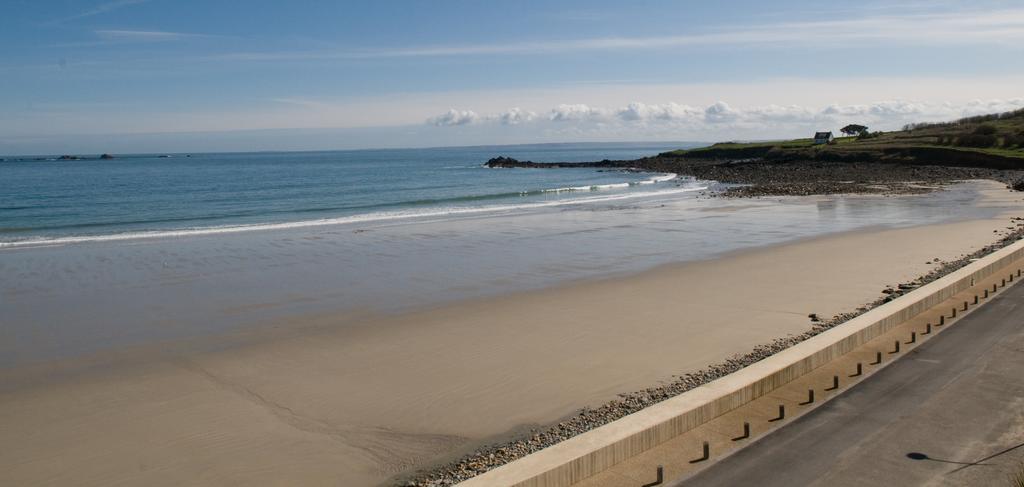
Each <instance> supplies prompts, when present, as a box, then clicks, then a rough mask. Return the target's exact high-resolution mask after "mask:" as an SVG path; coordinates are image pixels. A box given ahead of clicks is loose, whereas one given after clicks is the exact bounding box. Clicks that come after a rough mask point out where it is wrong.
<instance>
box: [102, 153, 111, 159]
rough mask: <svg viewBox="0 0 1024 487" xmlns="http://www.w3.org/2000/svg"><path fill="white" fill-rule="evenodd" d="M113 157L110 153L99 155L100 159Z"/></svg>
mask: <svg viewBox="0 0 1024 487" xmlns="http://www.w3.org/2000/svg"><path fill="white" fill-rule="evenodd" d="M113 158H114V156H112V155H110V154H103V155H101V156H100V159H113Z"/></svg>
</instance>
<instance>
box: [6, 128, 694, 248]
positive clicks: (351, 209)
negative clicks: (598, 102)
mask: <svg viewBox="0 0 1024 487" xmlns="http://www.w3.org/2000/svg"><path fill="white" fill-rule="evenodd" d="M679 145H680V144H543V145H519V146H499V147H494V146H483V147H458V148H435V149H402V150H359V151H329V152H284V153H280V152H279V153H237V154H145V155H118V156H116V158H114V159H99V158H98V156H91V157H87V158H83V159H79V160H62V159H60V158H58V157H55V156H21V157H3V159H4V160H3V161H2V162H0V247H11V246H24V245H35V244H40V243H50V244H52V243H68V242H85V241H96V240H123V239H130V238H140V237H161V236H175V235H176V236H181V235H196V234H204V233H222V232H235V231H250V230H259V229H265V228H275V227H276V228H283V227H288V226H309V225H321V224H325V223H327V224H334V223H345V222H366V221H375V220H393V219H401V218H409V217H422V216H443V215H446V214H469V213H477V212H482V211H490V210H492V209H495V208H499V209H500V208H510V207H518V206H531V205H541V204H543V205H557V204H564V203H567V202H572V201H573V200H576V199H580V198H587V199H589V200H594V199H600V198H602V197H615V196H618V195H622V194H626V193H637V192H651V191H656V190H658V189H661V188H658V187H656V186H657V184H656V183H658V182H660V181H664V180H666V179H671V175H657V174H647V173H635V172H628V171H620V170H597V169H593V168H578V169H565V170H561V171H548V170H543V169H523V170H514V171H512V170H501V169H488V168H486V167H484V162H486V161H487V160H488V159H489V158H491V157H495V156H497V155H506V156H510V157H515V158H518V159H521V160H533V161H537V162H580V161H589V160H600V159H604V158H610V159H634V158H637V157H641V156H648V155H654V154H657V153H658V152H661V151H665V150H670V149H673V148H677V147H679ZM662 186H664V185H662Z"/></svg>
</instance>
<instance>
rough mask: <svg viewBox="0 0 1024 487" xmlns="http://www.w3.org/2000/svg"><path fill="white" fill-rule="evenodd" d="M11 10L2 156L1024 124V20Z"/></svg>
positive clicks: (27, 5) (158, 6) (274, 9)
mask: <svg viewBox="0 0 1024 487" xmlns="http://www.w3.org/2000/svg"><path fill="white" fill-rule="evenodd" d="M894 3H895V2H877V1H865V2H859V3H852V2H851V3H848V4H839V3H836V2H827V3H826V2H793V1H785V0H783V1H775V2H743V1H741V2H707V1H700V2H696V1H694V2H689V1H676V2H668V1H636V2H621V1H616V2H605V1H586V2H584V1H565V2H555V1H548V2H514V1H504V2H496V1H482V0H475V1H440V0H438V1H406V2H402V1H393V2H385V1H375V2H330V1H322V2H301V1H295V2H280V1H247V2H244V3H239V2H219V1H188V0H120V1H118V0H114V1H103V0H92V1H90V0H79V1H46V2H39V1H27V0H25V1H22V0H6V1H5V2H4V7H3V15H0V106H2V107H3V110H2V111H0V153H6V154H11V153H56V152H65V151H69V152H75V151H79V152H88V151H93V152H102V151H121V152H133V151H198V150H250V149H251V150H273V149H283V150H291V149H326V148H359V147H394V146H429V145H476V144H489V143H528V142H555V141H585V140H600V141H609V140H722V139H752V138H770V137H788V136H794V135H802V134H804V133H805V132H807V131H808V130H814V129H819V128H820V129H834V128H836V127H837V126H841V125H845V123H848V122H860V123H866V124H868V125H872V126H874V127H878V128H892V127H896V126H899V125H902V124H903V123H906V122H908V121H916V120H931V119H943V118H950V117H957V116H961V115H964V114H973V113H979V112H986V111H998V110H1004V109H1012V108H1016V107H1019V106H1024V88H1021V87H1024V62H1021V61H1020V60H1021V58H1022V56H1021V55H1022V54H1024V47H1022V46H1024V4H1021V2H1001V1H989V2H986V1H978V2H956V1H950V2H942V1H936V2H918V3H914V2H903V3H901V4H900V5H894Z"/></svg>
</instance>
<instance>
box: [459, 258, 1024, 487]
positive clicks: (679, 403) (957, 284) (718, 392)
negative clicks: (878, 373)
mask: <svg viewBox="0 0 1024 487" xmlns="http://www.w3.org/2000/svg"><path fill="white" fill-rule="evenodd" d="M1022 258H1024V241H1019V242H1016V243H1014V244H1012V245H1010V246H1008V247H1006V248H1003V249H1000V250H998V251H996V252H994V253H992V254H990V255H988V256H986V257H984V258H982V259H979V260H978V261H976V262H973V263H971V264H969V265H967V266H966V267H964V268H962V269H959V270H957V271H955V272H953V273H950V274H949V275H946V276H944V277H942V278H940V279H938V280H936V281H933V282H931V283H929V284H927V285H925V286H922V287H921V288H919V289H916V290H914V291H913V292H910V293H908V294H906V295H904V296H901V297H899V298H897V299H895V300H893V301H891V302H889V303H886V304H884V305H882V306H879V307H877V308H875V309H872V310H870V311H868V312H866V313H864V314H863V315H860V316H858V317H856V318H854V319H852V320H850V321H848V322H846V323H843V324H842V325H839V326H837V327H835V328H833V329H831V330H828V331H826V332H824V333H822V334H820V335H817V336H815V337H813V338H811V339H808V340H806V341H804V342H802V343H800V344H797V345H795V346H793V347H791V348H788V349H786V350H784V351H782V352H780V353H778V354H775V355H773V356H771V357H769V358H767V359H765V360H762V361H760V362H758V363H755V364H753V365H750V366H749V367H746V368H744V369H742V370H740V371H738V372H736V373H733V374H730V375H728V376H726V377H723V378H720V379H717V380H715V381H713V382H710V383H708V384H705V385H703V386H701V387H698V388H695V389H693V390H690V391H687V392H685V393H683V394H680V395H678V396H676V397H673V398H671V399H668V400H665V401H663V402H661V403H658V404H656V405H654V406H651V407H649V408H647V409H644V410H642V411H639V412H637V413H634V414H631V415H629V416H626V417H624V418H621V419H619V420H617V421H614V422H612V423H609V424H606V425H604V426H601V427H599V428H596V429H594V430H591V431H588V432H586V433H583V434H581V435H579V436H576V437H573V438H571V439H568V440H566V441H563V442H561V443H559V444H557V445H554V446H551V447H549V448H546V449H544V450H541V451H539V452H536V453H534V454H531V455H528V456H526V457H524V458H521V459H519V460H516V461H514V462H512V463H509V464H507V465H503V466H501V467H498V468H496V469H494V470H491V471H489V472H486V473H484V474H482V475H479V476H477V477H474V478H472V479H469V480H467V481H465V482H463V483H461V484H460V485H464V486H470V487H476V486H495V485H514V486H524V487H527V486H528V487H556V486H557V487H560V486H567V485H571V484H573V483H575V482H578V481H580V480H582V479H585V478H587V477H589V476H591V475H594V474H596V473H598V472H600V471H602V470H604V469H606V468H608V467H610V466H612V465H615V464H616V463H618V462H621V461H623V460H625V459H627V458H630V457H632V456H634V455H638V454H640V453H643V452H644V451H647V450H649V449H651V448H653V447H654V446H657V445H658V444H660V443H662V442H665V441H667V440H669V439H671V438H674V437H676V436H678V435H680V434H682V433H685V432H687V431H689V430H691V429H693V428H695V427H697V426H699V425H701V424H703V423H705V422H707V421H709V420H711V419H713V418H715V417H717V416H719V415H721V414H724V413H726V412H729V411H731V410H733V409H735V408H737V407H739V406H741V405H743V404H746V403H748V402H750V401H752V400H754V399H756V398H758V397H761V396H764V395H766V394H768V393H770V392H771V391H773V390H775V389H776V388H778V387H781V386H783V385H785V384H787V383H789V382H790V381H792V380H794V379H796V378H798V377H800V376H802V375H804V374H806V373H808V372H810V371H812V370H814V369H816V368H818V367H820V366H822V365H824V364H827V363H829V362H830V361H832V360H833V359H835V358H836V357H839V356H842V355H843V354H846V353H847V352H849V351H851V350H853V349H855V348H857V347H859V346H861V345H862V344H864V343H866V342H868V341H870V340H871V339H872V338H875V337H877V336H879V335H882V334H884V333H885V332H887V331H889V330H891V329H892V328H894V327H896V326H897V325H899V324H901V323H903V322H905V321H907V320H908V319H910V318H913V317H914V316H917V315H918V314H920V313H922V312H924V311H926V310H928V309H931V308H934V307H935V306H937V305H939V304H941V303H942V302H943V301H946V300H947V299H949V298H951V297H952V296H954V295H955V294H957V293H959V292H961V291H964V290H966V289H968V288H970V287H971V286H972V285H974V283H975V282H976V281H980V280H983V279H985V278H987V277H990V276H992V275H993V274H995V273H996V272H998V271H1000V270H1002V269H1004V268H1006V267H1007V266H1009V265H1010V264H1012V263H1014V262H1016V261H1018V260H1020V259H1022Z"/></svg>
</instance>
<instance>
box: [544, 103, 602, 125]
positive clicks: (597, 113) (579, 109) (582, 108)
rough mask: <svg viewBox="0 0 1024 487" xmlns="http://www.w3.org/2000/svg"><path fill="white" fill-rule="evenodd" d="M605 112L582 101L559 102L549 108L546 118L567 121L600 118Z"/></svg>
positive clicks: (553, 120) (554, 120)
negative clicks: (559, 103) (573, 102)
mask: <svg viewBox="0 0 1024 487" xmlns="http://www.w3.org/2000/svg"><path fill="white" fill-rule="evenodd" d="M606 115H607V113H606V112H605V111H604V110H602V109H600V108H593V107H590V106H588V105H586V104H583V103H575V104H564V103H563V104H561V105H558V106H556V107H555V108H552V109H551V112H550V113H549V114H548V120H551V121H552V122H568V121H579V120H594V119H602V118H604V117H605V116H606Z"/></svg>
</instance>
